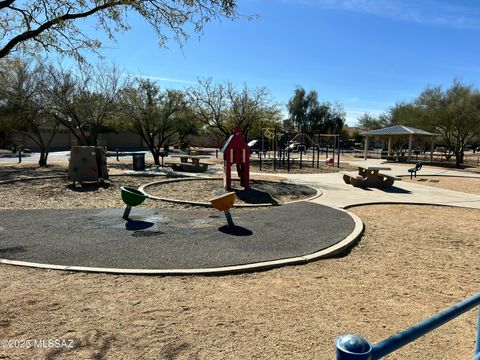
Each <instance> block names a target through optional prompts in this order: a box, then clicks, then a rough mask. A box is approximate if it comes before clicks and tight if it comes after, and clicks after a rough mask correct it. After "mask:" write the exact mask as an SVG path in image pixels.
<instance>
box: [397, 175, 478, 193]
mask: <svg viewBox="0 0 480 360" xmlns="http://www.w3.org/2000/svg"><path fill="white" fill-rule="evenodd" d="M402 180H404V181H408V182H413V183H416V184H420V185H426V186H432V187H436V188H442V189H447V190H455V191H461V192H465V193H469V194H476V195H480V178H463V177H453V176H417V177H416V178H413V179H411V180H410V178H409V177H403V178H402Z"/></svg>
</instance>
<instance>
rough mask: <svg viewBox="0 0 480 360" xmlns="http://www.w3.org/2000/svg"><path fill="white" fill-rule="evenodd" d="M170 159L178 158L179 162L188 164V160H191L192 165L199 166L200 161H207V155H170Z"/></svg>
mask: <svg viewBox="0 0 480 360" xmlns="http://www.w3.org/2000/svg"><path fill="white" fill-rule="evenodd" d="M170 157H172V158H173V157H174V158H180V162H182V163H188V160H189V159H190V160H192V164H193V165H197V166H198V165H200V160H202V159H208V158H209V156H207V155H170Z"/></svg>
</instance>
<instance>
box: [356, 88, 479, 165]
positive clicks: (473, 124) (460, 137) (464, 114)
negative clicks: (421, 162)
mask: <svg viewBox="0 0 480 360" xmlns="http://www.w3.org/2000/svg"><path fill="white" fill-rule="evenodd" d="M358 124H359V127H360V128H361V129H362V130H373V129H379V128H383V127H386V126H392V125H406V126H411V127H416V128H420V129H424V130H427V131H430V132H433V133H438V134H439V135H441V137H442V140H443V143H444V147H443V150H444V153H445V156H446V158H447V159H449V158H450V157H451V156H452V155H454V156H455V161H456V165H457V167H458V166H460V164H461V163H462V162H463V157H464V153H465V150H466V147H467V145H468V144H469V143H471V144H473V143H475V142H476V141H478V140H477V139H478V138H480V91H479V90H478V89H475V88H473V87H472V86H470V85H465V84H462V83H460V82H459V81H456V80H455V81H454V82H453V84H452V86H451V87H450V88H448V89H446V90H444V89H442V88H441V87H440V86H429V87H427V88H426V89H425V90H424V91H422V93H421V94H420V95H419V96H418V97H417V98H416V99H415V100H414V101H412V102H410V103H407V102H403V103H398V104H396V105H395V106H393V107H392V108H390V109H389V110H388V112H387V113H385V114H382V115H380V116H379V117H373V116H371V115H369V114H365V115H363V116H362V117H360V118H359V119H358Z"/></svg>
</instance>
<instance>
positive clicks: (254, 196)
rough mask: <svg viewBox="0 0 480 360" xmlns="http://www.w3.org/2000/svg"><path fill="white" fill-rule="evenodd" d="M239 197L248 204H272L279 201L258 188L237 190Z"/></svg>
mask: <svg viewBox="0 0 480 360" xmlns="http://www.w3.org/2000/svg"><path fill="white" fill-rule="evenodd" d="M235 193H236V195H237V197H238V198H239V199H240V200H242V201H243V202H245V203H247V204H272V205H278V202H277V201H276V200H275V199H274V198H273V197H272V196H271V195H270V194H269V193H267V192H265V191H260V190H256V189H252V188H249V189H246V190H235Z"/></svg>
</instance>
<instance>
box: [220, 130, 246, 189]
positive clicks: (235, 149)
mask: <svg viewBox="0 0 480 360" xmlns="http://www.w3.org/2000/svg"><path fill="white" fill-rule="evenodd" d="M222 152H223V174H224V175H223V187H224V188H225V189H226V190H229V191H230V190H232V165H233V164H237V172H238V176H239V177H240V185H241V186H242V187H243V188H244V189H248V188H249V186H250V185H249V181H250V149H249V148H248V145H247V143H246V142H245V139H244V138H243V136H242V129H241V128H240V126H238V125H237V126H236V127H235V128H234V129H233V133H232V135H230V137H229V138H228V140H227V142H226V143H225V145H224V146H223V149H222Z"/></svg>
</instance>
